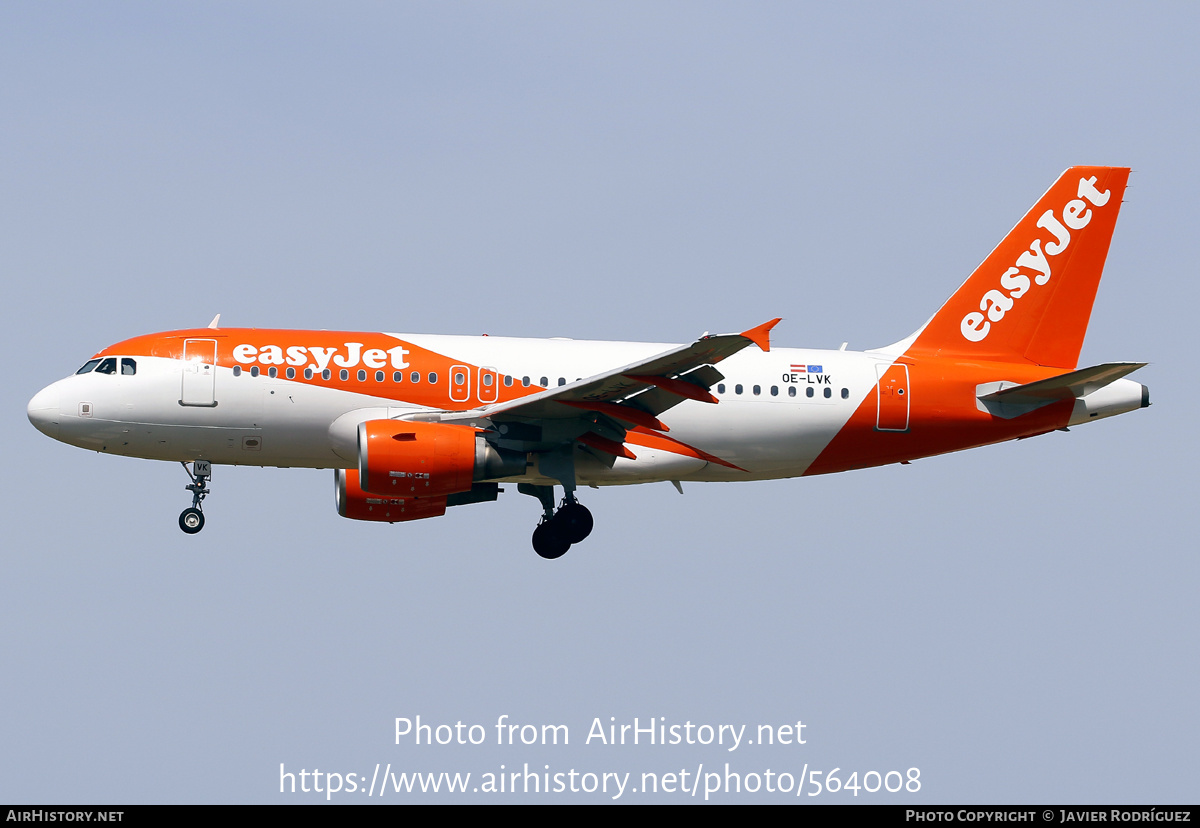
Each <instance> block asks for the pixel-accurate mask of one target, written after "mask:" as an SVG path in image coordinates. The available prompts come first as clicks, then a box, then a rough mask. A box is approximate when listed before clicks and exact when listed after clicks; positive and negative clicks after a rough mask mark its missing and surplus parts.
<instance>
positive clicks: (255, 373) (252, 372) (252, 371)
mask: <svg viewBox="0 0 1200 828" xmlns="http://www.w3.org/2000/svg"><path fill="white" fill-rule="evenodd" d="M250 376H252V377H257V376H258V366H257V365H255V366H254V367H253V368H251V369H250Z"/></svg>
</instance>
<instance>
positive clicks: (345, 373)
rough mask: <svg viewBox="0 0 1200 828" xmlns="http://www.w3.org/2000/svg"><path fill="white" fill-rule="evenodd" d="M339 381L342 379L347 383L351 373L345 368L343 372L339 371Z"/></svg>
mask: <svg viewBox="0 0 1200 828" xmlns="http://www.w3.org/2000/svg"><path fill="white" fill-rule="evenodd" d="M338 379H340V380H341V381H342V382H345V381H346V380H348V379H350V372H349V371H348V370H346V369H345V368H343V369H342V370H340V371H338Z"/></svg>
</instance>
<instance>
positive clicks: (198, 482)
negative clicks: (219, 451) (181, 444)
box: [179, 460, 212, 535]
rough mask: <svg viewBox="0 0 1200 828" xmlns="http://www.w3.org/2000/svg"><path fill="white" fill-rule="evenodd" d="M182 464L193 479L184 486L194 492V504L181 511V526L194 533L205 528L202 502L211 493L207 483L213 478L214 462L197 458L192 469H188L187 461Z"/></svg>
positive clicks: (190, 533) (184, 529)
mask: <svg viewBox="0 0 1200 828" xmlns="http://www.w3.org/2000/svg"><path fill="white" fill-rule="evenodd" d="M182 465H183V470H184V471H185V472H187V474H188V477H190V478H191V479H192V482H191V484H190V485H188V486H184V488H185V489H187V490H188V491H189V492H191V493H192V506H191V508H190V509H184V510H183V512H181V513H180V515H179V528H180V529H182V530H183V531H184V532H187V533H188V534H189V535H194V534H196V533H197V532H199V531H200V530H201V529H203V528H204V512H202V511H201V507H200V504H201V503H203V502H204V498H205V497H207V496H208V494H209V490H208V486H207V483H208V481H209V480H210V479H211V478H212V463H210V462H209V461H208V460H197V461H195V462H194V463H192V468H191V469H188V464H187V463H183V464H182Z"/></svg>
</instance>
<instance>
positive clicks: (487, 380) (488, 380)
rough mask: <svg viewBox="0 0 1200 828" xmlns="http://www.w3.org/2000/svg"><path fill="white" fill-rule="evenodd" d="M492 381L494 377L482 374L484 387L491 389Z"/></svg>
mask: <svg viewBox="0 0 1200 828" xmlns="http://www.w3.org/2000/svg"><path fill="white" fill-rule="evenodd" d="M493 379H495V377H493V376H492V375H491V374H484V375H483V384H484V385H486V386H487V387H488V388H491V387H492V380H493Z"/></svg>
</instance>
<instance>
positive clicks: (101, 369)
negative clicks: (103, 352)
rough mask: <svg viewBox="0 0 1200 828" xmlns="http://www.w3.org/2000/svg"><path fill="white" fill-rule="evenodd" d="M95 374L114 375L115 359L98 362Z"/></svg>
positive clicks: (110, 358)
mask: <svg viewBox="0 0 1200 828" xmlns="http://www.w3.org/2000/svg"><path fill="white" fill-rule="evenodd" d="M96 373H97V374H115V373H117V358H116V357H106V358H105V359H102V360H100V364H99V365H97V366H96Z"/></svg>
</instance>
